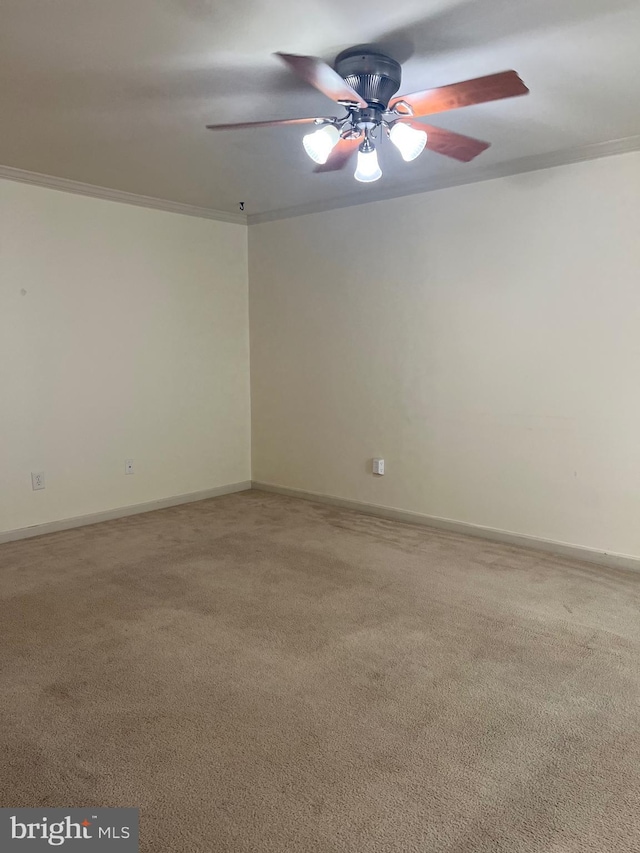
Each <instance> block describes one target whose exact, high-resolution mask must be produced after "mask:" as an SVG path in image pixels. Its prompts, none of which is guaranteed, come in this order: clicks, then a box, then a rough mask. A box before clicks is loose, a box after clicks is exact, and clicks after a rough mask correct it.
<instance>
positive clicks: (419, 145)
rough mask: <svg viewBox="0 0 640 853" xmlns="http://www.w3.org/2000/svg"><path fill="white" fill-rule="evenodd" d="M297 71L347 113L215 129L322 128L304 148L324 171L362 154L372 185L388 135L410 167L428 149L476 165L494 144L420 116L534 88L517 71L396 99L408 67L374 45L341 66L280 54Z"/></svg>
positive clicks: (344, 58) (360, 166) (347, 56)
mask: <svg viewBox="0 0 640 853" xmlns="http://www.w3.org/2000/svg"><path fill="white" fill-rule="evenodd" d="M276 56H277V57H279V59H281V60H282V62H284V63H285V64H286V65H287V66H288V67H289V68H290V69H291V70H292V71H293V72H294V73H295V74H297V75H298V76H299V77H301V78H302V79H303V80H304V81H305V82H306V83H309V84H310V85H311V86H313V87H314V88H316V89H318V90H319V91H320V92H322V93H323V94H325V95H327V97H329V98H331V99H332V100H333V101H335V103H337V104H340V105H341V106H343V107H345V109H346V111H347V112H346V115H343V116H342V117H340V118H338V117H335V116H333V117H330V118H301V119H282V120H275V121H257V122H243V123H241V124H214V125H207V128H208V129H209V130H233V129H238V128H246V127H266V126H277V125H287V124H314V125H316V129H315V130H313V131H311V132H310V133H307V134H306V135H305V136H304V137H303V139H302V144H303V146H304V150H305V151H306V153H307V154H308V155H309V157H310V158H311V159H312V160H313V161H314V163H316V169H315V171H316V172H330V171H337V170H339V169H342V168H344V166H346V165H347V163H348V162H349V160H350V159H351V157H352V156H353V155H354V154H355V153H356V152H357V165H356V170H355V173H354V178H355V179H356V180H357V181H360V182H361V183H372V182H373V181H377V180H378V179H379V178H381V177H382V170H381V169H380V164H379V162H378V153H377V148H378V147H379V146H380V144H381V142H382V140H383V138H385V137H387V138H388V139H389V140H390V141H391V142H392V143H393V145H394V146H395V148H397V150H398V151H399V152H400V155H401V157H402V159H403V160H404V161H405V162H407V163H409V162H411V161H412V160H415V159H416V157H419V156H420V154H421V153H422V152H423V151H424V149H425V148H428V149H429V150H431V151H434V152H436V153H438V154H444V155H445V156H447V157H452V158H453V159H455V160H458V161H460V162H464V163H468V162H469V161H470V160H472V159H473V158H474V157H477V156H478V154H480V153H482V151H485V150H486V149H487V148H488V147H489V143H488V142H481V141H480V140H479V139H473V138H472V137H470V136H463V135H462V134H460V133H453V132H452V131H449V130H444V129H443V128H438V127H432V126H429V125H425V124H423V123H422V122H420V121H417V119H419V118H422V117H425V116H428V115H432V114H434V113H439V112H445V111H448V110H453V109H457V108H459V107H465V106H471V105H473V104H482V103H486V102H487V101H495V100H500V99H503V98H513V97H516V96H518V95H526V94H528V92H529V90H528V89H527V87H526V86H525V85H524V83H523V82H522V80H521V79H520V77H519V76H518V75H517V74H516V72H515V71H503V72H502V73H500V74H491V75H489V76H487V77H478V78H476V79H474V80H467V81H464V82H462V83H454V84H453V85H450V86H441V87H439V88H436V89H425V90H423V91H421V92H414V93H412V94H409V95H401V96H400V97H394V96H395V94H396V92H397V91H398V89H399V88H400V83H401V80H402V69H401V67H400V64H399V63H398V62H396V60H395V59H392V58H391V57H390V56H386V55H385V54H384V53H381V52H380V51H378V50H377V49H376V48H375V47H374V46H367V45H360V46H358V47H353V48H349V49H348V50H344V51H342V53H340V54H339V55H338V56H337V57H336V61H335V69H334V68H331V66H329V65H327V64H326V63H325V62H323V61H322V60H321V59H317V58H316V57H314V56H298V55H296V54H291V53H277V54H276Z"/></svg>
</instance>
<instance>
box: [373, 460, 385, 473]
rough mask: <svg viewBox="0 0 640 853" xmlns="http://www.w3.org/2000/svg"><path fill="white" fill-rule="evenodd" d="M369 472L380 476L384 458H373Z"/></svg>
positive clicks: (382, 471)
mask: <svg viewBox="0 0 640 853" xmlns="http://www.w3.org/2000/svg"><path fill="white" fill-rule="evenodd" d="M371 472H372V473H373V474H378V475H379V476H380V477H382V475H383V474H384V459H374V460H373V465H372V466H371Z"/></svg>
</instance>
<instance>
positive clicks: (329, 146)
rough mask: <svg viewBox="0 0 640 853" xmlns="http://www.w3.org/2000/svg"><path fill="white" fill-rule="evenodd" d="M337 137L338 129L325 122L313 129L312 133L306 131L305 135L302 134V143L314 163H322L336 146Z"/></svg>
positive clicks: (338, 134)
mask: <svg viewBox="0 0 640 853" xmlns="http://www.w3.org/2000/svg"><path fill="white" fill-rule="evenodd" d="M339 139H340V131H339V130H338V128H337V127H334V125H332V124H325V125H324V126H323V127H321V128H319V129H318V130H314V131H313V133H307V135H306V136H303V137H302V144H303V145H304V150H305V151H306V152H307V154H308V155H309V157H311V159H312V160H313V161H314V163H320V165H322V164H323V163H326V162H327V159H328V157H329V154H331V152H332V151H333V149H334V148H335V147H336V145H337V144H338V140H339Z"/></svg>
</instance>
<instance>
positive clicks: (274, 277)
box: [249, 153, 640, 556]
mask: <svg viewBox="0 0 640 853" xmlns="http://www.w3.org/2000/svg"><path fill="white" fill-rule="evenodd" d="M461 168H464V167H461ZM249 250H250V276H249V277H250V317H251V356H252V358H251V363H252V411H253V477H254V479H255V480H259V481H264V482H269V483H273V484H278V485H282V486H286V487H289V488H298V489H304V490H309V491H314V492H320V493H325V494H331V495H334V496H339V497H343V498H350V499H354V500H359V501H365V502H370V503H375V504H381V505H386V506H391V507H396V508H399V509H405V510H412V511H415V512H420V513H425V514H428V515H433V516H440V517H445V518H450V519H454V520H457V521H464V522H471V523H474V524H479V525H485V526H488V527H493V528H500V529H503V530H507V531H511V532H514V533H522V534H528V535H532V536H536V537H542V538H547V539H552V540H557V541H562V542H566V543H570V544H576V545H582V546H586V547H590V548H596V549H601V550H610V551H615V552H618V553H623V554H629V555H633V556H640V154H638V153H633V154H627V155H623V156H619V157H612V158H608V159H602V160H597V161H592V162H588V163H581V164H577V165H572V166H567V167H562V168H558V169H551V170H547V171H541V172H536V173H531V174H527V175H521V176H517V177H512V178H505V179H501V180H496V181H491V182H486V183H478V184H474V185H469V186H465V187H459V188H456V189H449V190H443V191H439V192H434V193H429V194H425V195H420V196H417V195H416V196H411V197H407V198H402V199H396V200H394V201H387V202H381V203H378V204H372V205H367V206H361V207H355V208H349V209H343V210H336V211H333V212H329V213H320V214H313V215H308V216H304V217H300V218H297V219H288V220H283V221H278V222H272V223H264V224H260V225H256V226H251V227H250V229H249ZM373 456H383V457H384V458H385V459H386V464H387V473H386V475H385V476H384V477H383V478H375V477H374V476H373V475H372V474H371V473H370V469H369V467H368V466H369V460H370V459H371V457H373Z"/></svg>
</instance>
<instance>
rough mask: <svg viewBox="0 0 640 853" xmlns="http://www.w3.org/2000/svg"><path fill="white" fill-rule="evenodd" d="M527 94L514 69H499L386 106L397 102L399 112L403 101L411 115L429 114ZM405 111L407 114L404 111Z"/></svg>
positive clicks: (405, 96) (408, 96) (412, 95)
mask: <svg viewBox="0 0 640 853" xmlns="http://www.w3.org/2000/svg"><path fill="white" fill-rule="evenodd" d="M528 93H529V90H528V89H527V87H526V86H525V85H524V83H523V82H522V80H521V79H520V78H519V77H518V75H517V74H516V72H515V71H503V72H502V73H500V74H490V75H489V76H488V77H476V79H475V80H465V81H464V82H463V83H453V84H452V85H451V86H441V87H440V88H438V89H425V90H424V91H423V92H413V93H412V94H410V95H400V97H398V98H394V99H393V101H391V103H390V104H389V109H390V110H392V109H393V108H394V106H395V105H398V113H400V114H401V115H402V114H403V103H404V104H408V105H409V106H410V107H411V109H412V110H413V115H414V116H429V115H434V114H435V113H442V112H446V111H447V110H457V109H458V108H459V107H470V106H473V105H474V104H484V103H486V102H487V101H499V100H500V99H501V98H515V97H516V96H517V95H527V94H528ZM405 114H407V115H408V112H407V111H406V110H405Z"/></svg>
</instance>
